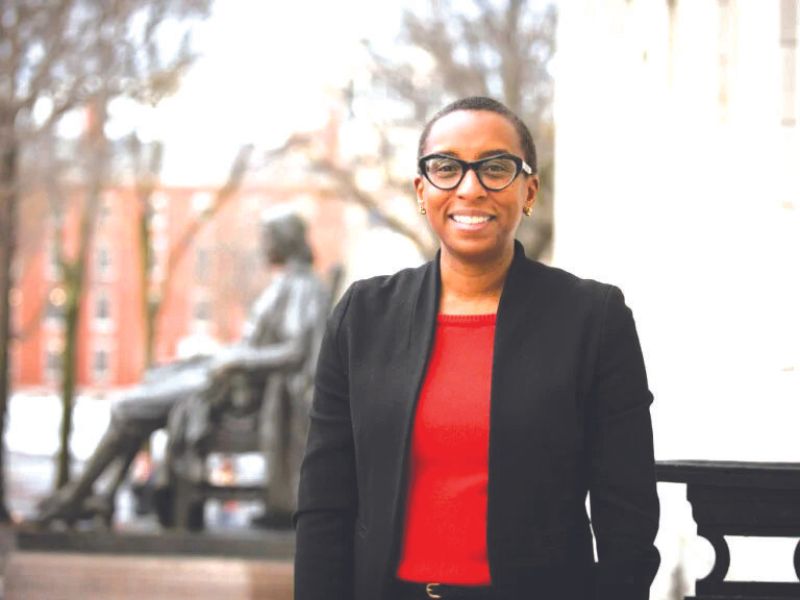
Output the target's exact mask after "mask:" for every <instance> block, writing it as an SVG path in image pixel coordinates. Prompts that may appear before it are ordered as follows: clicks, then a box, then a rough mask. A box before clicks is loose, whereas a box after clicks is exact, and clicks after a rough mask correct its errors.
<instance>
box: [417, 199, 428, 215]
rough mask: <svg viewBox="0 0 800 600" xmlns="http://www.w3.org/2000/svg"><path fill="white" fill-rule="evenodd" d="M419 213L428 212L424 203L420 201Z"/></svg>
mask: <svg viewBox="0 0 800 600" xmlns="http://www.w3.org/2000/svg"><path fill="white" fill-rule="evenodd" d="M419 214H421V215H427V214H428V211H427V210H425V206H424V205H423V204H422V202H420V203H419Z"/></svg>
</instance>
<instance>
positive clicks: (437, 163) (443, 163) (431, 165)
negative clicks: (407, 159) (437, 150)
mask: <svg viewBox="0 0 800 600" xmlns="http://www.w3.org/2000/svg"><path fill="white" fill-rule="evenodd" d="M427 169H428V173H430V174H431V175H436V176H437V177H450V176H455V175H458V174H459V173H460V172H461V165H459V164H458V163H457V162H456V161H454V160H450V159H447V158H434V159H432V160H430V161H428V164H427Z"/></svg>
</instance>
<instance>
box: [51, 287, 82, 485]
mask: <svg viewBox="0 0 800 600" xmlns="http://www.w3.org/2000/svg"><path fill="white" fill-rule="evenodd" d="M72 276H73V275H72V274H71V275H70V277H68V278H67V279H68V281H67V302H66V306H65V308H64V329H65V331H64V351H63V354H62V355H61V430H60V432H59V438H58V439H59V453H58V458H57V470H56V487H57V488H60V487H62V486H64V485H65V484H66V483H68V482H69V480H70V475H71V467H72V456H71V454H70V451H69V440H70V437H71V436H72V408H73V406H74V405H75V372H76V369H77V366H78V365H77V355H78V352H77V350H78V347H77V346H78V325H79V324H80V305H81V303H80V294H81V290H80V287H82V286H80V285H78V284H77V282H76V281H72Z"/></svg>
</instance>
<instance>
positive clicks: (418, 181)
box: [414, 175, 425, 204]
mask: <svg viewBox="0 0 800 600" xmlns="http://www.w3.org/2000/svg"><path fill="white" fill-rule="evenodd" d="M424 190H425V181H424V180H423V179H422V176H421V175H417V176H416V177H414V191H415V192H416V194H417V203H419V204H423V203H424V202H425V200H424V199H423V197H422V192H423V191H424Z"/></svg>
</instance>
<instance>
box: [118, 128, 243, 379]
mask: <svg viewBox="0 0 800 600" xmlns="http://www.w3.org/2000/svg"><path fill="white" fill-rule="evenodd" d="M129 150H130V154H131V157H132V158H133V173H134V183H135V187H136V200H137V202H138V205H139V206H138V212H137V215H138V218H137V224H136V229H137V231H138V242H139V255H140V257H141V260H140V269H141V270H140V274H139V277H140V280H141V289H142V301H141V304H142V315H143V317H144V324H145V365H146V366H148V367H149V366H152V364H153V361H154V358H155V343H156V340H157V339H158V338H157V335H158V322H159V316H160V314H161V310H162V308H163V307H164V306H165V304H166V301H167V300H168V299H169V297H170V294H171V293H172V289H173V281H174V277H173V275H174V273H175V271H176V269H177V268H178V265H179V264H180V262H181V261H182V260H183V259H184V257H185V256H186V253H187V251H188V250H189V248H191V246H192V243H193V242H194V240H195V239H196V237H197V236H198V234H199V233H200V232H201V231H202V230H203V228H204V227H206V226H207V224H208V223H210V222H211V221H212V220H213V218H214V216H215V215H217V214H218V213H219V211H220V210H221V209H222V208H223V207H224V206H225V205H226V204H228V202H229V201H230V200H231V199H232V198H233V197H234V196H235V194H236V191H237V190H238V189H239V187H240V185H241V183H242V180H243V178H244V176H245V173H246V171H247V166H248V163H249V161H250V156H251V155H252V152H253V147H252V146H250V145H245V146H242V147H241V148H240V149H239V152H238V154H237V155H236V157H235V158H234V160H233V163H232V164H231V168H230V171H229V173H228V178H227V181H226V182H225V183H224V184H223V185H222V186H221V187H220V188H219V189H217V190H216V191H215V193H214V198H213V200H212V201H211V202H210V203H209V205H208V206H207V207H205V209H204V210H202V211H201V212H199V213H198V214H196V215H195V216H194V217H193V218H192V220H190V221H189V222H188V223H186V224H185V225H184V226H183V229H182V231H181V233H180V235H178V238H177V240H176V241H175V243H174V244H173V245H172V246H171V247H170V248H169V250H168V252H167V258H166V266H165V273H164V276H163V277H160V278H155V277H154V276H153V267H154V265H155V259H154V254H155V253H154V248H153V236H152V228H153V212H154V211H153V194H154V193H155V192H156V191H157V189H158V186H159V174H160V171H161V155H162V145H161V143H154V144H152V145H150V146H149V147H145V146H143V145H142V143H141V142H140V141H139V139H138V137H136V136H135V135H132V136H131V137H130V138H129Z"/></svg>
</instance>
